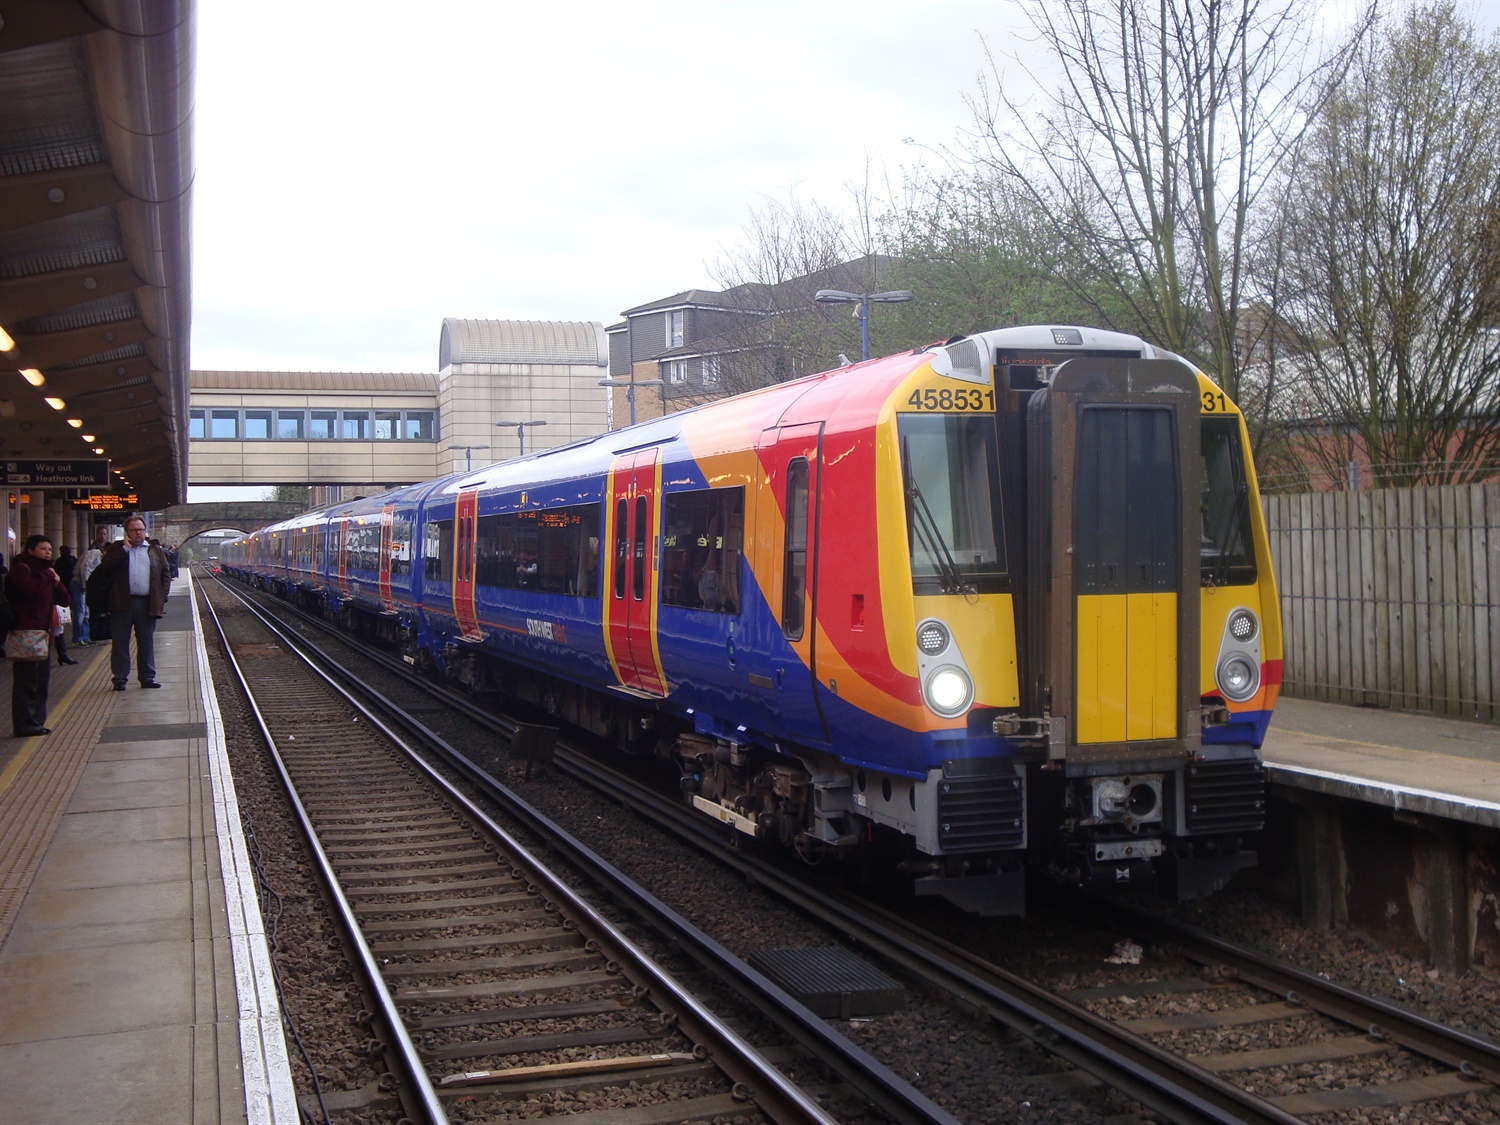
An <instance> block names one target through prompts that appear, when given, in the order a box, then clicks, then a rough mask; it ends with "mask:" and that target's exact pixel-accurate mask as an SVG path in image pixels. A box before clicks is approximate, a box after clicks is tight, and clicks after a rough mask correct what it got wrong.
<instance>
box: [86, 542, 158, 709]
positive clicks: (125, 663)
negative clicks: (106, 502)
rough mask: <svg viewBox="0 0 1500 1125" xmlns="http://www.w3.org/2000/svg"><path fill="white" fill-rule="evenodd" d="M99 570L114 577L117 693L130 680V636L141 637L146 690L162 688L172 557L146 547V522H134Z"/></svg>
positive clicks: (139, 662) (138, 651)
mask: <svg viewBox="0 0 1500 1125" xmlns="http://www.w3.org/2000/svg"><path fill="white" fill-rule="evenodd" d="M99 569H100V570H102V571H104V572H105V574H107V575H109V578H110V582H109V639H110V646H111V647H110V672H111V673H112V674H113V676H114V681H115V690H116V691H124V690H125V685H126V683H127V682H128V681H129V680H130V634H131V633H132V632H133V633H134V634H135V662H136V672H137V674H138V675H139V676H140V681H141V687H143V688H158V687H161V684H160V683H158V682H157V679H156V619H157V618H159V617H162V616H165V614H166V612H167V593H168V591H170V590H171V588H172V564H171V563H169V562H168V561H167V555H166V552H165V551H163V550H162V549H161V548H160V547H156V546H153V545H152V544H150V543H147V542H146V521H145V520H144V519H142V518H141V517H140V516H131V517H130V518H129V519H127V520H126V521H125V538H124V539H123V540H122V541H121V542H119V543H114V544H111V545H110V547H109V549H108V550H106V551H105V552H104V558H103V559H102V560H101V561H100V563H99Z"/></svg>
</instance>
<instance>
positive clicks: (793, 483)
mask: <svg viewBox="0 0 1500 1125" xmlns="http://www.w3.org/2000/svg"><path fill="white" fill-rule="evenodd" d="M781 573H782V589H781V631H782V633H784V634H785V635H786V638H787V640H791V641H796V640H800V639H801V638H802V629H803V619H804V617H805V615H806V609H807V458H806V457H797V458H795V459H794V460H792V461H791V462H790V463H789V464H788V465H787V467H786V554H785V560H784V563H783V566H782V572H781Z"/></svg>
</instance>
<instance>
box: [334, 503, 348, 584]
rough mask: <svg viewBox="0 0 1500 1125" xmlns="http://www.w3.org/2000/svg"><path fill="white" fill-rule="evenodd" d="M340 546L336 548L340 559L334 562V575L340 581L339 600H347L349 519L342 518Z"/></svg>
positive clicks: (340, 523)
mask: <svg viewBox="0 0 1500 1125" xmlns="http://www.w3.org/2000/svg"><path fill="white" fill-rule="evenodd" d="M338 529H339V530H338V544H337V547H336V548H335V549H336V550H337V551H338V557H337V558H336V559H335V560H334V561H335V563H336V565H335V567H334V573H335V574H336V575H337V576H338V580H339V599H340V600H341V601H344V600H347V599H348V597H349V517H348V516H340V517H339V523H338Z"/></svg>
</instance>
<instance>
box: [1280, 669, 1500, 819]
mask: <svg viewBox="0 0 1500 1125" xmlns="http://www.w3.org/2000/svg"><path fill="white" fill-rule="evenodd" d="M1262 753H1263V755H1264V757H1265V761H1266V772H1267V776H1268V778H1269V780H1270V781H1271V782H1272V783H1273V784H1279V785H1288V786H1292V787H1294V788H1298V789H1312V790H1316V791H1318V792H1324V793H1331V794H1335V795H1338V796H1342V797H1350V798H1356V799H1359V800H1363V801H1369V802H1371V803H1372V804H1377V805H1384V806H1386V807H1389V808H1397V809H1403V810H1406V811H1410V812H1421V813H1427V814H1429V815H1432V816H1440V817H1444V818H1446V819H1450V820H1460V821H1464V822H1466V823H1469V824H1478V825H1483V826H1486V827H1490V828H1500V726H1496V725H1494V724H1493V723H1478V722H1474V723H1469V722H1463V721H1461V720H1456V719H1442V718H1437V717H1435V716H1432V715H1419V714H1413V713H1411V712H1405V711H1390V710H1383V709H1380V708H1374V707H1346V706H1343V705H1341V704H1337V703H1315V702H1311V701H1308V700H1305V699H1282V700H1281V701H1280V702H1279V703H1278V704H1277V705H1276V715H1275V717H1274V718H1273V719H1272V720H1271V729H1270V731H1269V733H1268V734H1267V735H1266V743H1265V746H1264V747H1262Z"/></svg>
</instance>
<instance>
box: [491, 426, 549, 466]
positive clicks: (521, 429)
mask: <svg viewBox="0 0 1500 1125" xmlns="http://www.w3.org/2000/svg"><path fill="white" fill-rule="evenodd" d="M546 424H547V421H546V419H544V418H537V419H533V420H532V421H529V422H496V423H495V425H497V426H501V427H504V428H505V429H507V430H512V429H513V430H515V431H516V440H517V441H518V442H520V443H521V452H520V453H518V454H517V456H518V457H525V456H526V427H527V426H545V425H546Z"/></svg>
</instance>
